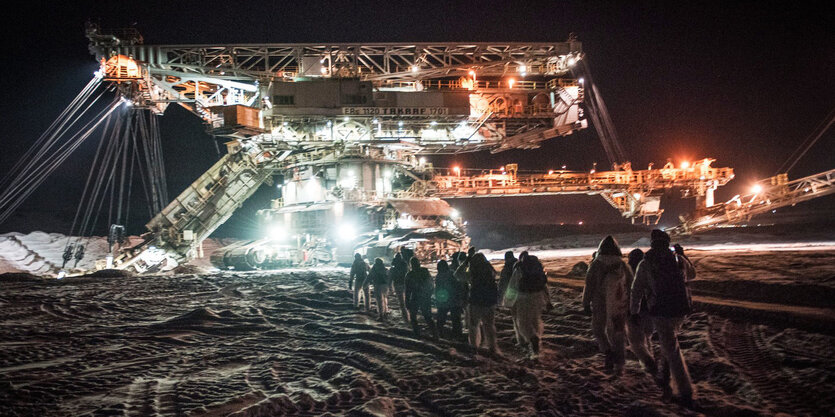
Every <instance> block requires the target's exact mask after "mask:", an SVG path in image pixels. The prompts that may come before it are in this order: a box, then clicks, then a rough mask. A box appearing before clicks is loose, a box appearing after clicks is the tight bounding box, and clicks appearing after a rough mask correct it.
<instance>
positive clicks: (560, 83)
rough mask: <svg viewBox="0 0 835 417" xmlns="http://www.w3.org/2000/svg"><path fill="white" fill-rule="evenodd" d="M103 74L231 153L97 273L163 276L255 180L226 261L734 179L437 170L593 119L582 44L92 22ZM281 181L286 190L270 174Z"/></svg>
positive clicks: (430, 253) (362, 244)
mask: <svg viewBox="0 0 835 417" xmlns="http://www.w3.org/2000/svg"><path fill="white" fill-rule="evenodd" d="M87 37H88V39H89V40H90V51H91V53H92V54H93V55H94V56H95V57H96V59H97V60H98V61H99V62H100V63H101V70H100V76H101V77H103V80H104V81H106V82H109V83H111V84H112V85H114V86H115V88H116V89H117V91H118V92H119V94H120V95H121V96H122V97H123V98H124V99H125V100H127V101H129V102H130V103H131V104H132V105H133V106H135V107H137V108H145V109H148V110H149V111H150V112H152V113H155V114H162V113H163V112H164V111H165V109H166V107H167V106H168V105H170V104H171V103H176V104H178V105H181V106H183V107H185V108H186V109H188V110H189V111H191V112H192V113H194V114H195V115H196V116H198V117H200V118H201V119H202V120H203V121H204V122H205V125H206V127H207V129H208V132H209V133H210V134H211V135H213V136H215V137H221V138H225V140H226V154H225V155H224V156H222V157H221V158H220V160H219V161H218V162H217V163H216V164H214V165H213V166H212V167H211V168H210V169H209V170H208V171H206V172H205V173H204V174H203V175H201V176H200V177H199V178H198V179H197V180H196V181H195V182H194V183H193V184H192V185H191V186H189V187H188V188H187V189H186V190H184V191H183V192H182V193H181V194H180V195H178V196H177V197H176V198H175V199H174V200H173V201H172V202H171V203H170V204H168V205H167V206H166V207H165V208H163V209H162V210H161V211H160V212H159V213H157V214H156V216H155V217H154V218H153V219H151V221H150V222H149V223H148V224H147V228H148V232H147V233H146V234H145V235H143V238H144V239H143V241H142V243H140V244H138V245H135V246H132V247H129V248H125V249H123V250H121V251H120V253H118V254H117V255H116V256H115V257H114V258H113V259H109V260H108V261H107V262H106V264H102V265H101V266H102V267H108V268H122V269H124V268H130V269H134V270H136V271H138V272H145V271H151V270H156V269H159V268H165V267H171V266H173V265H176V264H177V263H179V262H183V261H185V260H188V259H189V258H191V257H193V256H195V255H196V254H197V253H198V252H200V247H201V246H200V245H201V242H202V241H203V240H204V239H206V238H207V237H208V236H209V235H210V234H211V233H212V232H213V231H214V230H215V229H216V228H217V227H219V226H220V225H221V224H222V223H223V222H225V221H226V220H227V219H228V218H229V217H230V216H231V215H232V214H233V213H234V212H235V210H236V209H237V208H239V207H240V206H241V204H242V203H243V202H244V201H245V200H246V199H247V198H249V197H250V196H251V195H252V194H253V193H254V192H255V191H256V189H258V188H259V187H260V186H262V185H264V184H270V185H272V186H276V187H278V188H280V189H281V198H280V199H277V200H275V201H273V203H272V205H271V206H270V207H266V208H264V209H263V210H260V211H259V215H258V217H259V221H260V222H261V224H262V226H263V230H264V232H265V233H264V237H263V238H262V239H258V240H254V241H247V242H240V243H237V244H235V245H232V246H229V247H227V248H224V249H222V250H220V251H218V252H217V253H216V254H215V255H214V256H213V257H212V261H213V263H215V264H216V265H218V266H220V267H223V268H237V269H255V268H268V267H274V266H280V265H288V264H289V265H297V264H315V263H321V262H341V261H345V260H349V259H350V258H349V257H350V255H351V254H352V253H354V252H355V251H360V252H364V253H366V254H367V255H368V256H382V257H388V256H391V255H392V254H393V253H394V252H396V251H398V250H402V249H403V248H408V249H412V250H415V251H416V252H418V253H420V254H421V255H422V256H423V257H425V259H433V258H439V257H443V256H445V255H447V254H449V253H451V252H454V251H457V250H461V249H462V248H464V247H465V246H466V244H467V240H468V239H467V237H466V233H465V231H464V222H463V221H462V219H461V218H460V215H459V214H458V213H457V212H456V211H455V210H454V209H452V208H451V207H450V206H449V204H448V203H446V202H445V201H444V200H443V199H444V198H460V197H492V196H511V195H513V196H526V195H534V194H565V193H586V194H593V195H601V196H603V197H604V198H605V199H606V200H607V201H608V202H609V203H610V204H612V205H613V206H614V207H615V208H617V209H618V210H619V211H620V212H621V213H622V214H623V215H624V217H627V218H630V219H632V220H633V221H636V220H639V221H643V222H657V220H658V217H659V216H660V215H661V213H662V212H663V210H662V209H661V208H660V206H659V203H660V198H659V194H660V193H661V192H663V191H664V190H666V189H669V188H673V187H675V188H679V189H681V190H682V192H683V193H684V194H685V195H686V196H692V197H697V198H698V199H699V201H700V202H701V204H702V205H705V207H709V206H710V205H712V198H713V197H712V196H713V191H714V190H715V189H716V187H718V186H721V185H724V184H725V183H726V182H727V181H729V180H730V179H731V178H733V171H732V170H731V169H729V168H713V167H711V166H710V164H711V162H712V160H710V159H705V160H703V161H700V162H699V163H696V164H693V165H692V166H689V167H681V168H676V167H673V166H672V165H668V166H665V167H664V168H662V169H648V170H634V171H633V170H632V168H631V166H630V164H629V163H621V164H620V165H617V166H616V167H615V168H616V169H615V170H613V171H607V172H594V171H592V172H568V171H564V170H563V171H551V172H547V173H541V174H535V175H534V174H524V175H523V174H519V173H518V172H517V170H516V166H515V165H508V166H506V167H504V171H501V172H499V170H497V172H495V173H494V172H485V173H479V172H472V171H467V170H461V169H460V168H458V169H457V171H456V172H452V171H447V170H443V169H436V168H435V167H434V166H433V165H432V163H431V162H430V161H427V157H431V155H435V154H451V153H461V152H476V151H490V152H501V151H504V150H508V149H534V148H537V147H539V146H540V144H541V142H543V141H545V140H548V139H551V138H555V137H560V136H566V135H569V134H571V133H573V132H575V131H577V130H579V129H584V128H586V127H587V121H586V118H585V116H584V107H583V105H582V104H583V100H584V85H583V79H582V78H574V77H573V76H572V72H571V70H572V68H573V67H574V66H575V65H577V64H578V63H579V62H580V61H581V60H582V59H583V51H582V48H581V44H580V43H579V42H577V41H576V40H575V39H570V40H568V41H566V42H533V43H528V42H525V43H522V42H507V43H499V42H495V43H492V42H491V43H485V42H469V43H465V42H456V43H437V42H423V43H375V44H366V43H362V44H361V43H316V44H313V43H311V44H240V45H235V44H231V45H145V44H144V43H143V42H142V38H141V37H140V36H138V34H137V33H131V32H119V33H114V32H104V31H102V30H100V29H99V28H98V27H96V26H93V25H90V26H88V28H87ZM276 178H280V180H279V181H275V179H276Z"/></svg>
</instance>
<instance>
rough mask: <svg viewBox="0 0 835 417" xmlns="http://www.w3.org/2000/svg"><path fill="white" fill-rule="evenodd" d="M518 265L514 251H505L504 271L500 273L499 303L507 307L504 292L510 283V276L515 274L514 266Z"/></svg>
mask: <svg viewBox="0 0 835 417" xmlns="http://www.w3.org/2000/svg"><path fill="white" fill-rule="evenodd" d="M514 266H516V257H515V256H513V251H507V252H505V253H504V266H502V271H501V272H500V273H499V300H498V301H499V305H500V306H503V307H507V306H505V305H504V294H505V291H507V286H508V284H510V277H511V276H512V275H513V267H514Z"/></svg>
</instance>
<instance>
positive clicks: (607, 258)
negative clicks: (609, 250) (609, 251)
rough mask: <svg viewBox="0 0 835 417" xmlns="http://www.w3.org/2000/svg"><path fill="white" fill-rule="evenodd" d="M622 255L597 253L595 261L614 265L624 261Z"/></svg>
mask: <svg viewBox="0 0 835 417" xmlns="http://www.w3.org/2000/svg"><path fill="white" fill-rule="evenodd" d="M621 258H622V257H621V256H618V255H597V257H596V258H594V261H593V262H600V263H602V264H604V265H613V264H616V263H619V262H622V261H623V259H621Z"/></svg>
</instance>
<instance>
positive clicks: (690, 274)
mask: <svg viewBox="0 0 835 417" xmlns="http://www.w3.org/2000/svg"><path fill="white" fill-rule="evenodd" d="M673 251H674V252H675V253H676V262H678V268H679V269H680V270H681V274H682V275H684V282H687V283H690V281H693V280H694V279H696V267H695V266H694V265H693V262H692V261H691V260H690V258H688V257H687V255H685V254H684V248H683V247H681V245H679V244H678V243H676V244H675V245H673Z"/></svg>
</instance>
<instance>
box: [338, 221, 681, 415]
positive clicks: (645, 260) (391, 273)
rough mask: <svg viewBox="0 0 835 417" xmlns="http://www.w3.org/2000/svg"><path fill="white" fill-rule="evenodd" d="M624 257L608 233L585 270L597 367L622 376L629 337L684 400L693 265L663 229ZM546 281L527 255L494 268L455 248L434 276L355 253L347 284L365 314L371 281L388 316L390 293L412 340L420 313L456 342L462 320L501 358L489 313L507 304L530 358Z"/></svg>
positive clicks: (401, 260) (410, 263)
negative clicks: (682, 341)
mask: <svg viewBox="0 0 835 417" xmlns="http://www.w3.org/2000/svg"><path fill="white" fill-rule="evenodd" d="M623 258H624V257H623V253H622V252H621V249H620V247H619V246H618V243H617V241H615V239H614V238H613V237H612V236H607V237H606V238H604V239H603V240H602V241H601V242H600V245H599V246H598V249H597V252H595V254H594V256H593V260H592V262H591V264H590V266H589V268H588V272H587V274H586V281H585V287H584V290H583V298H582V304H583V309H584V311H585V312H586V313H587V314H590V315H591V325H592V333H593V335H594V337H595V340H596V341H597V344H598V347H599V349H600V351H601V352H602V353H603V354H604V357H605V364H604V367H605V369H606V370H607V371H608V372H611V373H613V374H615V375H621V374H622V373H623V368H624V365H625V361H626V354H625V353H626V344H627V341H628V343H629V347H630V349H631V350H632V351H633V353H634V354H635V356H636V357H637V358H638V359H639V361H640V362H641V363H642V364H643V366H644V368H645V369H646V370H647V372H649V373H650V374H652V375H653V376H654V377H655V380H656V382H657V383H658V384H659V386H660V387H661V388H662V390H663V395H664V397H666V398H667V399H670V398H672V388H671V384H670V383H671V380H672V381H674V382H675V385H676V387H677V388H678V392H679V399H680V401H681V402H683V403H689V402H692V398H693V387H692V383H691V380H690V375H689V373H688V370H687V365H686V363H685V362H684V358H683V356H682V353H681V348H680V347H679V343H678V336H677V334H678V332H679V329H680V326H681V324H682V321H683V319H684V317H685V316H686V315H687V314H689V313H690V309H691V301H690V292H689V289H688V287H687V283H688V281H690V280H692V279H693V278H694V277H695V268H694V267H693V264H692V262H690V260H689V259H688V258H687V256H685V255H684V251H683V249H682V248H681V246H679V245H675V246H674V247H673V248H671V247H670V236H669V235H668V234H667V233H665V232H663V231H661V230H653V231H652V234H651V248H650V249H649V250H648V251H647V252H646V253H644V252H643V251H641V250H640V249H635V250H633V251H632V252H630V253H629V255H628V258H627V260H626V261H624V259H623ZM497 278H498V279H497ZM547 282H548V280H547V276H546V273H545V271H544V268H543V266H542V263H541V262H540V261H539V260H538V259H537V257H536V256H533V255H530V254H528V253H527V252H522V253H521V254H520V255H519V258H518V259H517V258H516V257H515V256H514V253H513V252H510V251H509V252H507V253H505V258H504V266H503V267H502V269H501V271H500V272H499V273H497V272H496V270H495V269H494V268H493V266H492V265H491V264H490V262H489V261H488V260H487V258H486V257H485V256H484V254H482V253H477V252H476V251H475V249H474V248H470V250H469V251H468V252H467V253H464V252H457V253H455V254H453V256H452V258H451V260H450V262H447V261H446V260H441V261H438V263H437V273H436V275H435V277H434V279H433V277H432V275H431V273H430V272H429V270H428V269H427V268H425V267H423V266H421V263H420V260H419V259H418V258H417V257H415V256H413V254H412V253H411V252H410V251H405V250H404V251H403V252H402V253H397V254H396V255H395V256H394V259H393V260H392V262H391V266H390V267H388V268H387V267H386V265H385V263H384V261H383V260H382V259H380V258H377V259H375V260H374V264H373V266H371V267H369V266H368V264H367V263H366V262H365V261H364V260H363V258H362V256H361V255H360V254H356V255H355V258H354V263H353V265H352V267H351V272H350V277H349V289H350V290H352V291H353V302H354V307H355V308H360V300H361V299H364V305H365V310H366V311H370V299H369V293H370V289H369V286H373V289H374V295H375V298H376V305H377V313H378V317H379V319H380V320H386V317H387V315H388V296H389V294H390V293H392V292H393V293H394V294H395V296H396V297H397V299H398V304H399V305H400V309H401V314H402V317H403V319H404V321H405V322H406V324H407V325H410V326H411V327H412V329H413V331H414V332H415V335H417V336H420V333H421V326H420V325H419V323H418V317H419V316H422V317H423V320H424V321H425V322H426V324H427V325H428V327H429V329H430V331H431V332H432V337H433V338H434V339H437V338H438V337H439V335H440V334H441V333H442V332H443V328H444V326H445V325H446V322H447V320H450V321H451V327H452V328H451V336H452V338H455V339H462V340H463V339H464V336H463V330H462V327H463V326H462V320H463V322H464V323H466V326H467V330H468V334H467V336H468V341H469V343H470V344H471V345H472V346H473V347H476V348H480V347H483V348H486V349H488V350H489V351H491V352H493V353H495V354H500V351H499V347H498V345H497V341H496V325H495V314H496V310H497V309H498V308H506V309H508V311H509V313H510V315H511V317H512V319H513V329H514V335H515V339H516V343H517V344H518V345H520V346H522V347H523V348H525V349H526V350H527V351H528V353H529V357H530V358H531V359H536V358H537V357H538V356H539V353H540V345H541V340H542V333H543V322H542V314H543V312H545V311H548V310H550V309H551V308H552V304H551V301H550V299H549V295H548V290H547ZM433 298H434V300H435V305H436V307H437V314H436V315H435V317H433V315H432V300H433ZM653 333H657V335H658V343H659V348H660V349H659V350H660V355H658V357H656V356H655V355H653V353H652V352H653V349H652V348H651V344H650V343H651V340H652V335H653Z"/></svg>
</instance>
